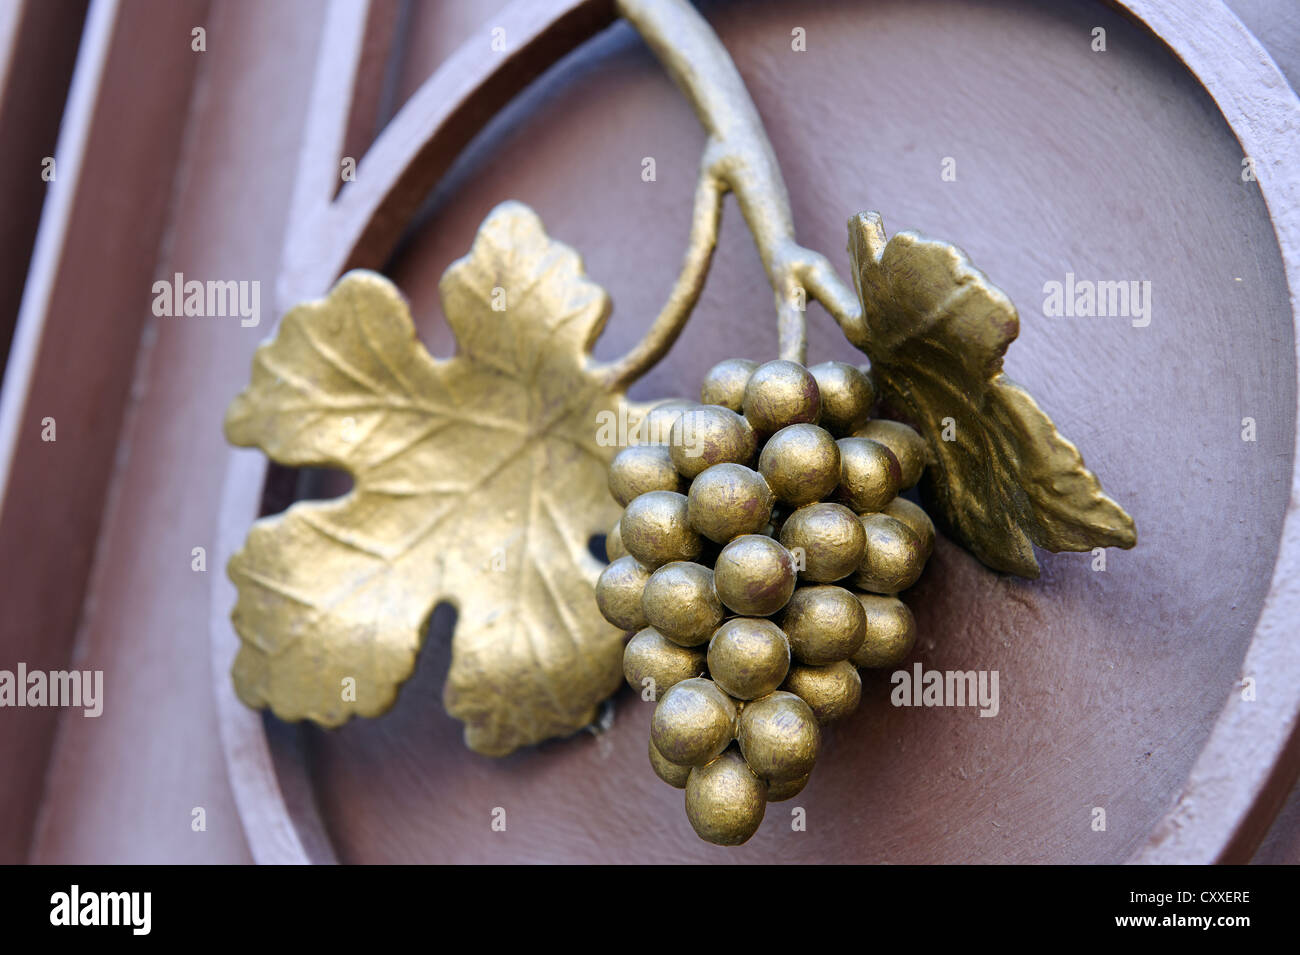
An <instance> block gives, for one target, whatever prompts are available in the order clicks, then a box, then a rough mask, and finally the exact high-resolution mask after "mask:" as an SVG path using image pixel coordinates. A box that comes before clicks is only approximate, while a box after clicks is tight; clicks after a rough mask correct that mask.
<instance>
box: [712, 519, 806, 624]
mask: <svg viewBox="0 0 1300 955" xmlns="http://www.w3.org/2000/svg"><path fill="white" fill-rule="evenodd" d="M795 580H796V571H795V563H794V558H793V557H791V556H790V552H789V551H788V550H786V549H785V548H784V547H782V546H781V545H780V544H779V543H778V542H777V541H774V540H773V539H772V538H770V537H766V536H764V535H762V534H746V535H745V536H744V537H737V538H736V539H735V540H733V541H732V542H731V543H730V544H728V545H727V546H726V547H724V548H722V552H721V553H720V554H718V559H717V561H716V562H715V563H714V565H713V584H714V586H715V587H716V588H717V591H718V597H719V598H720V599H721V600H722V602H723V603H724V604H725V605H726V606H727V607H728V608H729V609H731V610H732V611H734V612H735V613H738V614H742V615H744V616H746V617H766V616H768V615H769V614H774V613H776V612H777V611H778V610H780V609H781V608H782V607H784V606H785V604H786V601H788V600H789V599H790V595H791V594H792V593H794V586H795Z"/></svg>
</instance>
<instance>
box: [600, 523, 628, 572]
mask: <svg viewBox="0 0 1300 955" xmlns="http://www.w3.org/2000/svg"><path fill="white" fill-rule="evenodd" d="M626 556H627V548H626V547H624V546H623V534H622V531H621V530H620V529H619V522H618V521H615V522H614V526H613V527H611V528H610V529H609V533H608V534H606V535H605V559H606V560H607V561H609V562H610V563H611V564H612V563H614V561H616V560H618V559H619V558H620V557H626Z"/></svg>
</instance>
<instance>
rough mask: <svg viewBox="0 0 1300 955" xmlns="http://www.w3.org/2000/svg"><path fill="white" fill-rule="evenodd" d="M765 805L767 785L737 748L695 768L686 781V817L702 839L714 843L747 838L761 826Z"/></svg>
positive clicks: (733, 843) (739, 841)
mask: <svg viewBox="0 0 1300 955" xmlns="http://www.w3.org/2000/svg"><path fill="white" fill-rule="evenodd" d="M766 808H767V786H766V784H765V783H764V782H763V781H762V780H761V779H759V778H758V777H757V776H755V775H754V774H753V772H751V771H750V768H749V767H748V766H747V765H745V760H744V758H743V757H741V755H740V754H739V753H738V752H736V751H735V750H734V749H731V750H728V751H727V752H725V753H723V754H722V755H721V756H719V757H718V758H717V759H715V760H714V761H713V762H711V763H709V764H708V765H707V766H699V767H696V768H695V769H692V770H691V775H690V777H689V778H688V779H687V781H686V818H687V819H688V820H690V823H691V827H692V828H693V829H694V830H695V832H696V834H697V835H698V836H699V837H700V838H701V839H703V840H704V841H706V842H711V843H713V844H714V845H718V846H738V845H741V844H742V843H744V842H746V841H748V839H749V837H750V836H752V835H753V834H754V833H756V832H757V831H758V827H759V826H760V825H762V822H763V813H764V811H765V810H766Z"/></svg>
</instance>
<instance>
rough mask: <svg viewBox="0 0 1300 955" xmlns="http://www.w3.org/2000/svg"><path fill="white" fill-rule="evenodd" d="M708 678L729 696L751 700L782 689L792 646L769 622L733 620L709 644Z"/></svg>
mask: <svg viewBox="0 0 1300 955" xmlns="http://www.w3.org/2000/svg"><path fill="white" fill-rule="evenodd" d="M708 665H709V676H711V677H712V678H713V682H714V683H716V684H718V686H719V687H721V688H722V689H723V690H725V691H726V692H727V694H728V695H729V696H734V697H736V698H737V699H740V700H752V699H756V698H757V697H760V696H766V695H767V694H768V693H771V692H772V691H773V690H775V689H776V688H777V687H779V686H780V685H781V681H782V680H784V679H785V675H786V671H788V670H789V669H790V644H789V643H788V642H787V641H786V639H785V634H784V633H782V632H781V628H780V627H778V626H777V625H776V624H774V623H772V621H770V620H762V619H759V618H755V617H733V618H732V619H730V620H728V621H727V622H726V623H724V624H723V625H722V626H721V627H719V628H718V630H717V632H716V633H715V634H714V635H713V639H712V640H710V641H709V655H708Z"/></svg>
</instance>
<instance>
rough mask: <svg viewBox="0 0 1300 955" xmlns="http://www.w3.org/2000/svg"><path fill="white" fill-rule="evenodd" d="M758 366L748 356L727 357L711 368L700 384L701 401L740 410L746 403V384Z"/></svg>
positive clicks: (736, 410)
mask: <svg viewBox="0 0 1300 955" xmlns="http://www.w3.org/2000/svg"><path fill="white" fill-rule="evenodd" d="M757 367H758V362H756V361H750V360H749V359H747V358H727V359H725V360H723V361H720V362H718V363H717V364H716V365H714V366H713V367H712V368H710V369H709V371H708V374H706V375H705V376H704V383H703V384H702V385H700V403H701V404H705V405H722V407H724V408H730V409H731V410H732V411H735V412H739V411H741V410H742V409H743V408H744V405H745V386H746V385H747V384H749V377H750V375H752V374H753V373H754V369H755V368H757Z"/></svg>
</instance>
